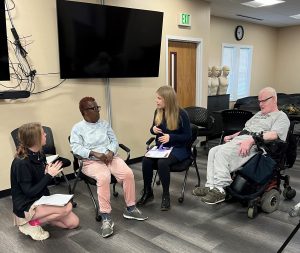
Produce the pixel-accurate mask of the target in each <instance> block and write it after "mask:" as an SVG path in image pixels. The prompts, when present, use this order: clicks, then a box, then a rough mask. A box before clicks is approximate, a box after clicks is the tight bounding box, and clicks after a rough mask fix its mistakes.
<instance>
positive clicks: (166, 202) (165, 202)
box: [160, 195, 170, 211]
mask: <svg viewBox="0 0 300 253" xmlns="http://www.w3.org/2000/svg"><path fill="white" fill-rule="evenodd" d="M169 209H170V195H163V196H162V200H161V206H160V210H161V211H168V210H169Z"/></svg>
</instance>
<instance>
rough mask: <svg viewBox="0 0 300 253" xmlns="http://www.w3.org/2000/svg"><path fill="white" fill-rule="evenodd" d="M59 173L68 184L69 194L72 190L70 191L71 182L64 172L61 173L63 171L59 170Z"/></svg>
mask: <svg viewBox="0 0 300 253" xmlns="http://www.w3.org/2000/svg"><path fill="white" fill-rule="evenodd" d="M61 174H62V176H63V178H64V180H65V182H66V184H67V186H68V190H69V194H71V192H72V191H71V184H70V182H69V180H68V178H67V177H66V175H65V173H63V172H62V171H61Z"/></svg>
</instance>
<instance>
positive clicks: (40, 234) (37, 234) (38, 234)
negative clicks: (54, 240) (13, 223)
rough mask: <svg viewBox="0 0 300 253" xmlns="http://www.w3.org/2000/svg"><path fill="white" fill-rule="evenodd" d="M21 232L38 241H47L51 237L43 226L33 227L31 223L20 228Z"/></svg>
mask: <svg viewBox="0 0 300 253" xmlns="http://www.w3.org/2000/svg"><path fill="white" fill-rule="evenodd" d="M19 230H20V232H21V233H23V234H24V235H29V236H30V237H31V238H32V239H33V240H36V241H42V240H46V239H47V238H49V236H50V234H49V232H48V231H45V230H44V229H43V228H42V227H41V226H31V225H30V224H29V223H26V224H24V225H22V226H19Z"/></svg>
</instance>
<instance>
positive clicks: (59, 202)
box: [34, 194, 73, 206]
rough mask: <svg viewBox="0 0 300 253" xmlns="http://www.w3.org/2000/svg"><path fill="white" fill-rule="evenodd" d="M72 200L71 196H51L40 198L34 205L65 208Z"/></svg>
mask: <svg viewBox="0 0 300 253" xmlns="http://www.w3.org/2000/svg"><path fill="white" fill-rule="evenodd" d="M72 198H73V194H52V195H50V196H42V197H41V198H40V199H39V200H37V201H36V202H34V205H49V206H65V205H66V204H68V203H69V202H70V200H71V199H72Z"/></svg>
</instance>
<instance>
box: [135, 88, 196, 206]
mask: <svg viewBox="0 0 300 253" xmlns="http://www.w3.org/2000/svg"><path fill="white" fill-rule="evenodd" d="M156 107H157V108H156V110H155V113H154V119H153V123H152V126H151V128H150V132H151V134H153V135H156V145H157V147H167V148H171V147H172V151H171V153H170V155H169V156H168V157H167V158H149V157H144V159H143V165H142V168H143V178H144V191H143V195H142V197H141V199H140V200H139V201H138V203H137V204H138V205H140V206H143V205H145V204H146V203H147V202H149V201H151V200H152V199H153V198H154V195H153V190H152V187H151V185H152V177H153V169H157V170H158V174H159V178H160V180H161V183H162V187H163V194H162V202H161V210H162V211H166V210H169V209H170V193H169V186H170V166H171V165H173V164H175V163H178V162H180V161H182V160H184V159H186V158H187V157H189V155H190V150H188V149H187V147H186V146H187V145H186V144H187V142H188V141H189V140H190V138H191V128H190V122H189V118H188V115H187V113H186V112H185V111H184V110H183V109H181V108H180V107H179V105H178V101H177V97H176V92H175V91H174V89H173V88H172V87H171V86H162V87H160V88H159V89H158V90H157V91H156Z"/></svg>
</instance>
